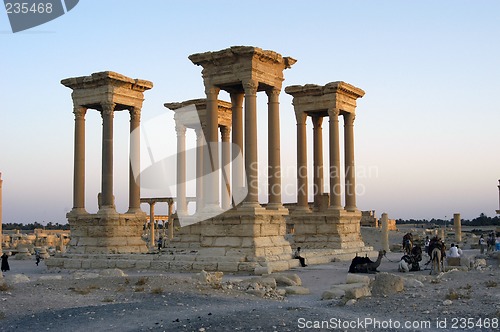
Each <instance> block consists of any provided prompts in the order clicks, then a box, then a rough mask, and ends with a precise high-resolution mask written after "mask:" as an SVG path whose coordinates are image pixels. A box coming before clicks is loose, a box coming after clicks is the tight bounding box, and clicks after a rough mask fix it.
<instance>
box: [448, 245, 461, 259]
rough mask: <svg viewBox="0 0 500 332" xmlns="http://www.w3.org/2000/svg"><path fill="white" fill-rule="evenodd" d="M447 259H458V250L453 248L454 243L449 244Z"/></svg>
mask: <svg viewBox="0 0 500 332" xmlns="http://www.w3.org/2000/svg"><path fill="white" fill-rule="evenodd" d="M449 257H460V253H459V251H458V248H457V247H455V244H454V243H452V244H451V247H450V254H449Z"/></svg>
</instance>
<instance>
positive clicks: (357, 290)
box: [345, 285, 371, 299]
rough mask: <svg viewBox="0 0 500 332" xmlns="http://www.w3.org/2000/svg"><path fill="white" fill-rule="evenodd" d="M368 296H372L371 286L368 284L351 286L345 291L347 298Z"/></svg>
mask: <svg viewBox="0 0 500 332" xmlns="http://www.w3.org/2000/svg"><path fill="white" fill-rule="evenodd" d="M366 296H371V291H370V287H368V286H367V285H365V286H362V287H353V288H349V289H346V291H345V297H346V298H347V299H359V298H361V297H366Z"/></svg>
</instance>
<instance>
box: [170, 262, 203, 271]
mask: <svg viewBox="0 0 500 332" xmlns="http://www.w3.org/2000/svg"><path fill="white" fill-rule="evenodd" d="M198 264H200V265H203V266H204V264H203V263H198ZM170 268H171V269H172V270H174V271H191V270H193V262H183V261H173V262H171V263H170ZM200 270H203V268H202V269H200Z"/></svg>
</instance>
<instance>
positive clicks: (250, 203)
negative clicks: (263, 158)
mask: <svg viewBox="0 0 500 332" xmlns="http://www.w3.org/2000/svg"><path fill="white" fill-rule="evenodd" d="M257 87H258V82H257V81H252V80H248V81H246V82H243V89H244V90H245V169H246V172H247V181H248V195H247V197H246V198H245V201H244V202H243V206H245V207H251V208H254V207H260V204H259V170H258V154H257Z"/></svg>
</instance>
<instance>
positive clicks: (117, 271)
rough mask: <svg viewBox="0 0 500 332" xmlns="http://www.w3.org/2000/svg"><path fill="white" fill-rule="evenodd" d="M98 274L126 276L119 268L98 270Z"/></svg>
mask: <svg viewBox="0 0 500 332" xmlns="http://www.w3.org/2000/svg"><path fill="white" fill-rule="evenodd" d="M99 274H100V275H101V276H103V277H126V276H127V274H126V273H124V272H123V271H122V270H120V269H105V270H102V271H99Z"/></svg>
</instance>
